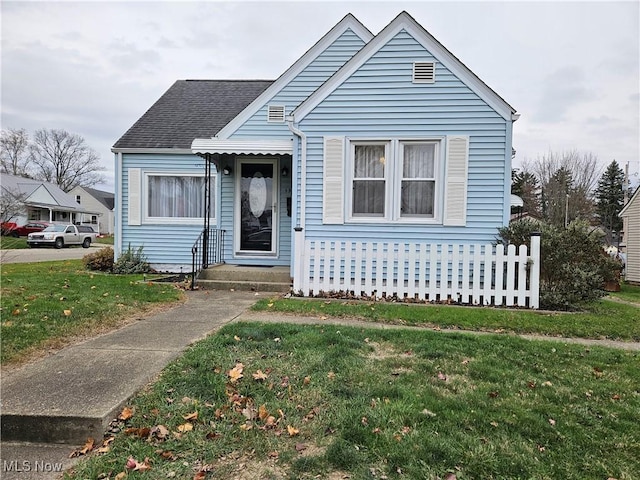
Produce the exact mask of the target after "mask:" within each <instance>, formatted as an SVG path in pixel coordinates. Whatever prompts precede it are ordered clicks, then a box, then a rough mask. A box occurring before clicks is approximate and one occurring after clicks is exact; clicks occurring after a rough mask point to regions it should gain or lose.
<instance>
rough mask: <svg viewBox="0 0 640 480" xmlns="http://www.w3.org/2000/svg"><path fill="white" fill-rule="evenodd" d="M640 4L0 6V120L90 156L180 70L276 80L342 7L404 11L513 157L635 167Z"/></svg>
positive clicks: (106, 156)
mask: <svg viewBox="0 0 640 480" xmlns="http://www.w3.org/2000/svg"><path fill="white" fill-rule="evenodd" d="M639 5H640V2H638V1H628V2H617V3H616V2H609V1H608V2H566V3H559V2H517V1H502V2H495V3H494V2H480V1H477V2H446V3H445V2H429V1H421V2H404V1H385V2H364V1H362V2H359V1H356V2H346V1H345V2H329V1H327V2H303V1H290V2H266V1H265V2H243V1H233V2H231V1H229V2H216V1H207V2H176V1H174V2H158V1H139V2H124V1H110V2H93V1H84V2H66V1H58V2H56V1H47V2H32V1H7V0H2V2H1V3H0V8H1V16H2V31H1V35H2V52H1V62H2V63H1V69H2V70H1V71H2V92H1V94H2V96H1V99H0V101H1V105H2V118H1V121H2V128H3V129H4V128H25V129H26V130H27V131H29V132H30V133H33V132H34V131H35V130H37V129H39V128H48V129H49V128H57V129H65V130H67V131H69V132H73V133H77V134H79V135H81V136H83V137H84V138H85V139H86V141H87V142H88V144H89V145H90V146H91V147H93V148H94V149H95V150H96V151H97V152H98V153H99V155H100V156H101V159H102V160H101V161H102V164H103V165H104V166H105V167H106V168H107V170H106V172H105V174H106V177H107V182H106V183H105V184H104V185H101V186H100V187H101V188H103V189H105V190H110V191H113V170H114V160H113V154H112V153H111V151H110V149H111V146H112V145H113V144H114V143H115V142H116V140H117V139H118V138H119V137H120V136H121V135H122V134H123V133H124V132H125V131H126V130H127V129H128V128H129V127H130V126H131V125H132V124H133V123H134V122H135V121H136V120H137V119H138V118H139V117H140V116H141V115H142V114H143V113H144V112H145V111H146V110H147V109H148V108H149V107H150V106H151V105H152V104H153V103H154V102H155V101H156V100H157V99H158V98H159V97H160V96H161V95H162V94H163V93H164V92H165V91H166V90H167V89H168V88H169V87H170V86H171V84H172V83H173V82H174V81H175V80H178V79H236V78H245V79H275V78H277V77H278V76H279V75H280V74H281V73H282V72H284V70H286V69H287V68H288V67H289V66H290V65H291V64H292V63H293V62H295V61H296V60H297V59H298V58H299V57H300V56H301V55H302V54H304V52H305V51H306V50H307V49H309V48H310V47H311V46H312V45H313V44H314V43H315V42H316V41H317V40H318V39H320V37H322V35H324V34H325V33H326V32H327V31H328V30H329V29H331V27H333V26H334V25H335V24H336V23H337V22H338V21H340V19H342V17H343V16H344V15H346V14H347V13H352V14H353V15H355V16H356V18H358V19H359V20H360V21H361V22H362V23H363V24H364V25H365V26H366V27H367V28H369V30H371V31H372V32H373V33H374V34H377V33H378V32H379V31H380V30H381V29H382V28H384V26H385V25H387V24H388V23H389V22H390V21H391V20H393V18H394V17H395V16H396V15H397V14H398V13H400V12H401V11H402V10H406V11H407V12H408V13H409V14H411V15H412V16H413V17H414V18H415V19H416V20H417V21H418V22H419V23H420V24H422V26H423V27H425V28H426V29H427V30H428V31H429V32H430V33H431V34H432V35H434V36H435V37H436V38H437V39H438V40H439V41H440V42H441V43H442V44H443V45H444V46H445V47H447V48H448V49H449V50H450V51H451V52H452V53H453V54H454V55H456V56H457V57H458V58H459V59H460V60H461V61H462V62H463V63H465V64H466V65H467V66H468V67H469V68H470V69H471V70H473V71H474V72H475V73H476V74H477V75H478V76H479V77H480V78H481V79H482V80H483V81H484V82H485V83H487V84H488V85H489V86H490V87H491V88H493V89H494V90H495V91H496V92H497V93H498V94H499V95H501V96H502V97H503V98H504V99H505V100H507V102H509V103H510V104H511V105H512V106H513V107H514V108H515V109H516V110H517V111H518V112H519V113H520V114H521V115H522V116H521V118H520V120H518V121H517V122H516V123H515V126H514V140H513V144H514V147H515V148H516V150H517V155H516V160H515V166H518V165H520V163H521V162H522V161H523V160H524V159H530V160H533V159H535V158H536V157H537V156H538V155H542V154H544V153H545V152H548V151H549V150H552V151H556V152H561V151H564V150H569V149H574V148H575V149H578V150H579V151H584V152H591V153H594V154H595V155H597V157H598V158H599V160H600V163H601V165H602V166H603V167H604V166H606V165H607V164H609V163H610V162H611V161H612V160H614V159H615V160H617V161H618V163H619V164H620V165H621V166H623V167H624V165H625V164H627V162H629V170H630V173H631V174H632V175H633V174H635V176H633V177H632V181H634V180H635V183H637V182H638V172H639V170H640V151H639V150H640V123H639V116H640V73H639V63H640V33H639V24H640V8H639Z"/></svg>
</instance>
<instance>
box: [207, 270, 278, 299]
mask: <svg viewBox="0 0 640 480" xmlns="http://www.w3.org/2000/svg"><path fill="white" fill-rule="evenodd" d="M196 285H198V287H200V288H201V289H204V290H242V291H252V292H278V293H284V292H289V291H290V290H291V273H290V269H289V267H269V266H246V265H230V264H223V265H215V266H212V267H209V268H207V269H205V270H203V271H202V272H201V273H200V276H199V277H198V279H197V280H196Z"/></svg>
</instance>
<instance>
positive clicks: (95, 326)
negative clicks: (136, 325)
mask: <svg viewBox="0 0 640 480" xmlns="http://www.w3.org/2000/svg"><path fill="white" fill-rule="evenodd" d="M140 280H142V275H108V274H102V273H95V272H89V271H87V270H85V269H84V267H83V265H82V261H81V260H68V261H56V262H39V263H14V264H6V265H2V276H1V279H0V286H1V291H2V299H1V302H0V305H1V306H0V313H1V317H2V323H1V324H0V334H1V338H2V351H1V353H0V360H1V363H2V364H5V363H7V362H12V361H19V360H20V359H21V358H23V357H25V356H26V355H28V354H29V353H31V352H33V351H34V350H35V349H38V348H40V349H42V348H46V347H47V346H56V344H58V343H60V342H64V341H66V340H68V339H69V338H71V337H73V336H78V335H89V334H95V333H97V332H99V331H102V330H104V329H108V328H113V327H115V326H117V325H119V324H122V323H123V322H124V321H126V320H127V319H128V317H129V316H131V315H133V314H134V313H142V312H143V311H145V310H148V309H150V308H151V307H152V306H153V305H158V304H161V303H170V302H176V301H178V300H179V299H180V298H181V292H180V291H178V290H176V289H174V288H173V285H171V284H166V285H156V284H149V283H141V282H140Z"/></svg>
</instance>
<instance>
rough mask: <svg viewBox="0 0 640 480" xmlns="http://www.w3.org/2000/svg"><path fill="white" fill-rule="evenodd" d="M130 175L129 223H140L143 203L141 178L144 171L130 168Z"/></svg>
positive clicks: (128, 172)
mask: <svg viewBox="0 0 640 480" xmlns="http://www.w3.org/2000/svg"><path fill="white" fill-rule="evenodd" d="M127 175H128V177H129V183H128V190H129V195H128V202H127V205H128V211H129V225H140V223H141V222H140V220H141V216H142V215H141V214H142V205H141V201H140V195H141V193H140V191H141V190H142V189H141V185H140V184H141V179H142V172H141V170H140V169H139V168H129V169H128V170H127Z"/></svg>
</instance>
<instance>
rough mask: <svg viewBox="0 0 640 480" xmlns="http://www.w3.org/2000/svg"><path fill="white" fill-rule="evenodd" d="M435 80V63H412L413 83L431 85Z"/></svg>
mask: <svg viewBox="0 0 640 480" xmlns="http://www.w3.org/2000/svg"><path fill="white" fill-rule="evenodd" d="M435 80H436V62H414V64H413V83H433V82H435Z"/></svg>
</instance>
